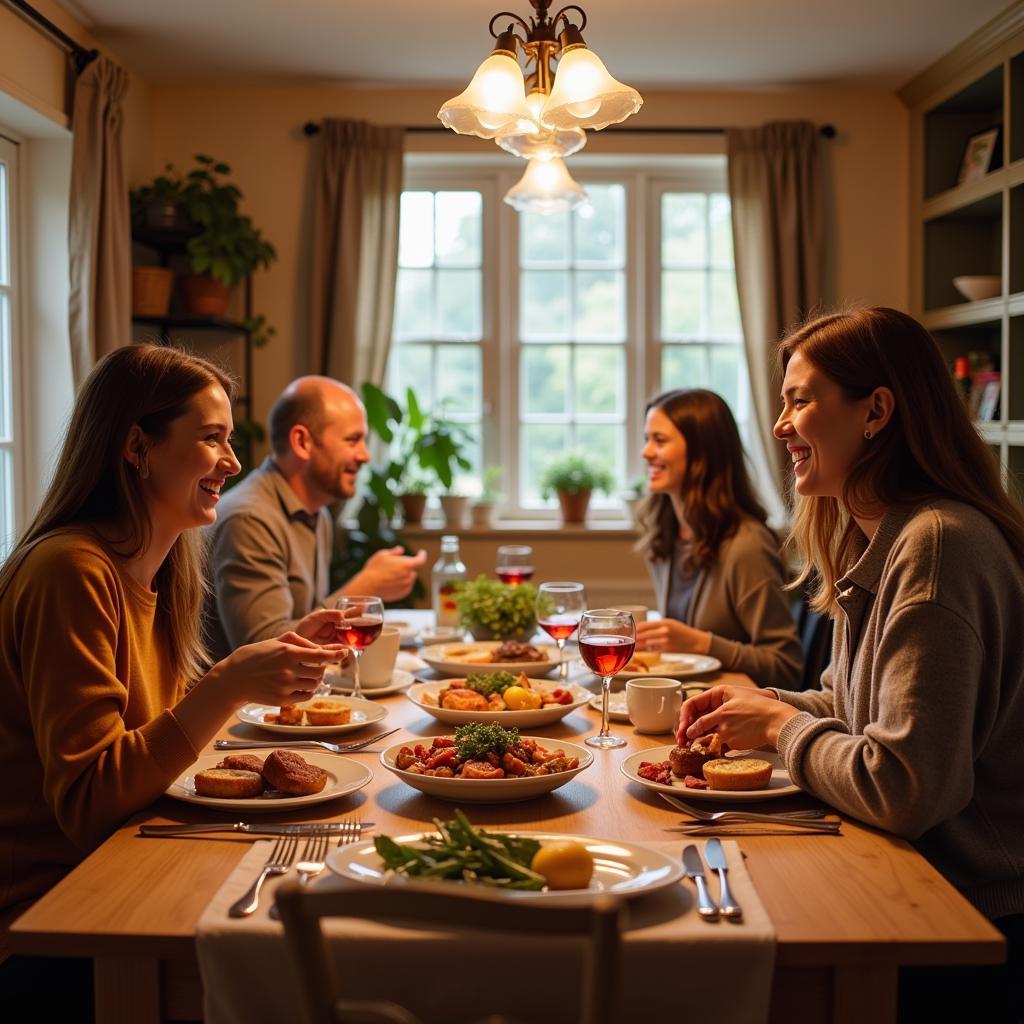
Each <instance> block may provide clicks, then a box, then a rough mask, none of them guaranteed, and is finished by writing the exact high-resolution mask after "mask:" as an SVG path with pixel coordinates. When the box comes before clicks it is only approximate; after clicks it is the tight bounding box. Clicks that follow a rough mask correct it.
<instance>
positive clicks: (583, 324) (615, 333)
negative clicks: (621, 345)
mask: <svg viewBox="0 0 1024 1024" xmlns="http://www.w3.org/2000/svg"><path fill="white" fill-rule="evenodd" d="M575 283H576V330H575V336H576V337H577V338H584V339H591V338H594V339H597V338H602V339H607V340H608V341H624V340H625V338H626V296H625V291H626V282H625V275H624V273H623V272H622V271H621V270H578V271H576V281H575Z"/></svg>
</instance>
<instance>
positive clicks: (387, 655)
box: [359, 623, 402, 690]
mask: <svg viewBox="0 0 1024 1024" xmlns="http://www.w3.org/2000/svg"><path fill="white" fill-rule="evenodd" d="M401 637H402V630H401V629H400V628H399V627H398V626H392V625H391V624H390V623H385V624H384V628H383V629H382V630H381V631H380V636H379V637H377V639H376V640H374V642H373V643H372V644H370V646H369V647H367V648H366V649H365V650H364V651H363V653H362V656H361V657H360V659H359V682H360V683H361V684H362V685H363V687H364V688H365V689H367V690H372V689H373V688H374V687H375V686H387V685H388V683H390V682H391V675H392V673H393V672H394V671H395V659H396V658H397V657H398V645H399V643H400V642H401Z"/></svg>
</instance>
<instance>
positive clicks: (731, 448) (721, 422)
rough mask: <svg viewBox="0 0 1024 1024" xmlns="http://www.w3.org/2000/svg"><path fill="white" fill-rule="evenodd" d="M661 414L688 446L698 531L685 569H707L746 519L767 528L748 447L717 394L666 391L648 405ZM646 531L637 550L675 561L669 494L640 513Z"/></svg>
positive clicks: (689, 501)
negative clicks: (749, 466)
mask: <svg viewBox="0 0 1024 1024" xmlns="http://www.w3.org/2000/svg"><path fill="white" fill-rule="evenodd" d="M652 409H658V410H660V411H661V412H663V413H664V414H665V415H666V416H667V417H668V418H669V419H670V420H671V421H672V423H673V425H674V426H675V428H676V429H677V430H678V431H679V433H680V434H682V435H683V439H684V440H685V441H686V470H685V472H684V474H683V481H682V485H681V492H682V499H683V514H684V515H685V516H686V524H687V526H689V527H690V529H691V530H692V531H693V543H692V545H691V546H690V550H689V552H688V554H687V555H686V557H685V559H684V563H683V564H684V567H685V568H688V569H689V568H698V569H699V568H703V567H704V566H706V565H709V564H710V563H711V562H713V561H714V560H715V558H717V557H718V551H719V548H721V546H722V544H723V543H724V542H725V541H726V540H728V539H729V538H730V537H731V536H733V534H735V533H736V531H737V530H738V529H739V525H740V522H741V520H742V519H743V518H744V517H745V516H749V517H751V518H752V519H756V520H757V521H758V522H761V523H764V522H765V521H766V520H767V518H768V516H767V514H766V513H765V510H764V508H763V507H762V505H761V503H760V502H759V501H758V500H757V498H756V497H755V494H754V488H753V485H752V484H751V482H750V476H749V474H748V473H747V466H746V458H745V456H744V453H743V442H742V441H740V432H739V430H738V429H737V427H736V421H735V420H734V419H733V416H732V413H731V412H730V411H729V406H728V405H726V404H725V402H724V401H723V400H722V398H721V397H720V396H719V395H716V394H715V393H714V391H705V390H704V389H703V388H690V389H686V390H681V391H666V392H665V394H663V395H659V396H658V397H657V398H655V399H654V400H653V401H651V402H649V403H648V405H647V409H646V412H648V413H649V412H650V411H651V410H652ZM640 528H641V530H642V531H643V533H642V536H641V538H640V542H639V544H638V545H637V548H638V549H639V550H640V551H642V552H643V553H644V555H645V556H646V557H647V558H649V559H651V560H652V561H664V560H667V559H670V558H671V557H672V551H673V547H674V544H675V541H676V538H677V537H678V536H679V521H678V520H677V519H676V514H675V510H674V509H673V507H672V500H671V498H670V497H669V496H668V495H667V494H652V495H650V496H649V497H648V499H647V501H646V502H645V504H644V506H643V509H642V510H641V513H640Z"/></svg>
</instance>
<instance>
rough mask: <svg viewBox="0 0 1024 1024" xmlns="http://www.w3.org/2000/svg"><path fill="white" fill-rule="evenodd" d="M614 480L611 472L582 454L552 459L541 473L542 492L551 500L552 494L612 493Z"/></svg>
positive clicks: (575, 453)
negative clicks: (556, 492) (558, 492)
mask: <svg viewBox="0 0 1024 1024" xmlns="http://www.w3.org/2000/svg"><path fill="white" fill-rule="evenodd" d="M613 486H614V480H613V477H612V474H611V472H610V471H609V470H608V469H607V468H606V467H605V466H603V465H601V464H599V463H597V462H595V461H594V460H593V459H591V458H590V457H589V456H587V455H584V454H583V453H582V452H566V453H565V454H564V455H558V456H556V457H555V458H554V459H552V460H551V461H550V462H549V463H548V464H547V465H546V466H545V467H544V471H543V472H542V473H541V477H540V492H541V496H542V497H544V498H550V497H551V494H552V492H554V491H562V492H563V493H565V494H580V493H582V492H583V491H601V492H603V493H604V494H608V493H610V492H611V489H612V487H613Z"/></svg>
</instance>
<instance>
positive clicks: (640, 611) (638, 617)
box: [615, 604, 647, 623]
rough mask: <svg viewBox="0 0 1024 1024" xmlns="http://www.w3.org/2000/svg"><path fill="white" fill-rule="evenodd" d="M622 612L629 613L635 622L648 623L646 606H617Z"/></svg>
mask: <svg viewBox="0 0 1024 1024" xmlns="http://www.w3.org/2000/svg"><path fill="white" fill-rule="evenodd" d="M615 607H616V608H618V610H619V611H620V612H629V614H630V615H632V616H633V621H634V622H637V623H639V622H646V621H647V605H645V604H618V605H616V606H615Z"/></svg>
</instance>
